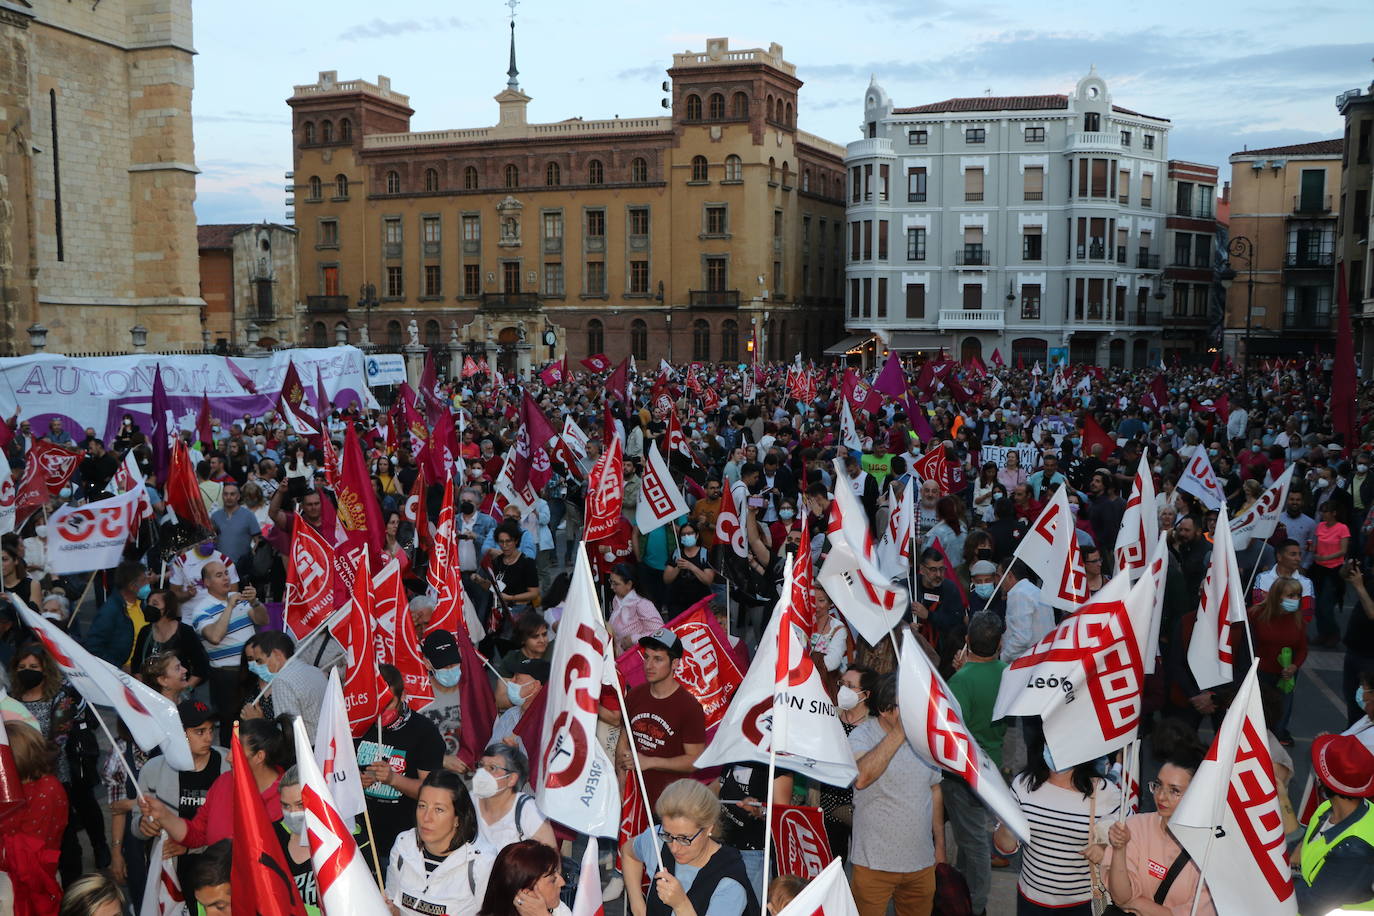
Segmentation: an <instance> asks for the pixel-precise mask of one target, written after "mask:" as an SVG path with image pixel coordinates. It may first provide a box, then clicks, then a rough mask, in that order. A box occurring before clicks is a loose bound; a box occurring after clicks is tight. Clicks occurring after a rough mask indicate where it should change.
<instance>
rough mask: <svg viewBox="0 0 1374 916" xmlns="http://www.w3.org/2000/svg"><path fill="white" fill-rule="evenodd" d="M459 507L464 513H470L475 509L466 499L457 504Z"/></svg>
mask: <svg viewBox="0 0 1374 916" xmlns="http://www.w3.org/2000/svg"><path fill="white" fill-rule="evenodd" d="M459 508H460V509H462V510H463V514H464V515H471V514H472V513H474V512H476V511H477V507H476V506H474V505H473V504H472V503H470V502H469V501H467V500H466V499H465V500H463V502H462V503H460V504H459Z"/></svg>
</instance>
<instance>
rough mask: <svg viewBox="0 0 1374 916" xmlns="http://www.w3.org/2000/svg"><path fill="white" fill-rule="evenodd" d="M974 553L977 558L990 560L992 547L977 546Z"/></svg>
mask: <svg viewBox="0 0 1374 916" xmlns="http://www.w3.org/2000/svg"><path fill="white" fill-rule="evenodd" d="M975 555H976V556H977V557H978V559H980V560H991V559H992V548H991V547H979V548H978V551H977V553H976V554H975Z"/></svg>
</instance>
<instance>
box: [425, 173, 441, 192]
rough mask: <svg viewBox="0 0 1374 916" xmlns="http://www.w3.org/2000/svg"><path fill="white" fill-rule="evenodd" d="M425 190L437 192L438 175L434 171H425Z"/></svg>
mask: <svg viewBox="0 0 1374 916" xmlns="http://www.w3.org/2000/svg"><path fill="white" fill-rule="evenodd" d="M425 190H426V191H437V190H439V173H438V172H436V171H435V170H434V169H425Z"/></svg>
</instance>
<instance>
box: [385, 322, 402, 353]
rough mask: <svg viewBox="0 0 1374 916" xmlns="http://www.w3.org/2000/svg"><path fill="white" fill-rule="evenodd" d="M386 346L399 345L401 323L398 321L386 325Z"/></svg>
mask: <svg viewBox="0 0 1374 916" xmlns="http://www.w3.org/2000/svg"><path fill="white" fill-rule="evenodd" d="M386 345H387V346H388V347H399V346H400V345H401V323H400V322H399V321H395V320H392V321H388V322H387V323H386Z"/></svg>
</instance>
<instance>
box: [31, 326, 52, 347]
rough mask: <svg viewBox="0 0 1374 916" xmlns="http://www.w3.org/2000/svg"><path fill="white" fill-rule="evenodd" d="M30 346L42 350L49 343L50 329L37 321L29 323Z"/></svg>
mask: <svg viewBox="0 0 1374 916" xmlns="http://www.w3.org/2000/svg"><path fill="white" fill-rule="evenodd" d="M28 332H29V346H31V347H33V348H34V350H36V351H41V350H42V349H43V348H44V347H46V346H47V345H48V329H47V328H45V327H43V326H42V325H41V324H38V323H37V322H35V323H33V324H31V325H29V329H28Z"/></svg>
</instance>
